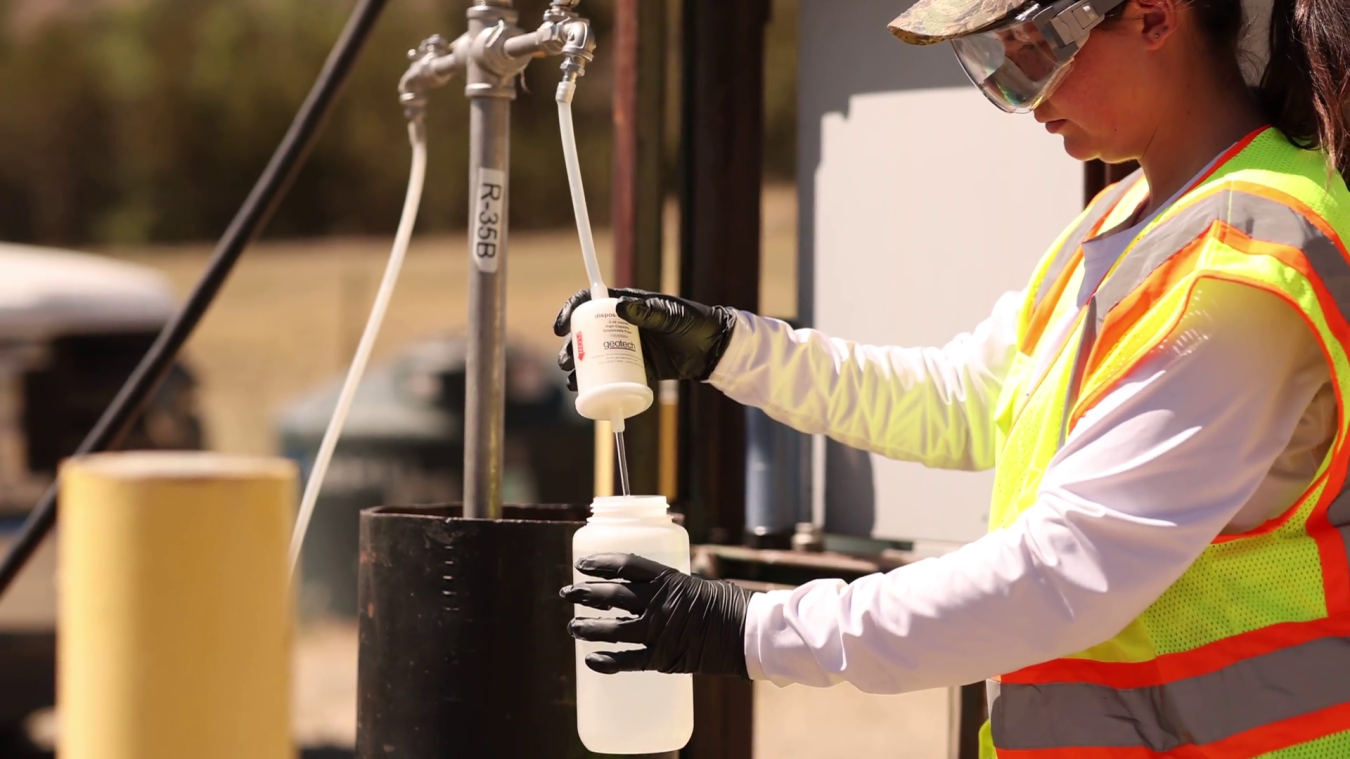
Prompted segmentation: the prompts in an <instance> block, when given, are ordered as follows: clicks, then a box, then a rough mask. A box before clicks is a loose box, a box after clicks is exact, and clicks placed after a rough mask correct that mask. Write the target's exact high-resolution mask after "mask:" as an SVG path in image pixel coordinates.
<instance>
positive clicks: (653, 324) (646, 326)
mask: <svg viewBox="0 0 1350 759" xmlns="http://www.w3.org/2000/svg"><path fill="white" fill-rule="evenodd" d="M609 294H610V297H613V298H618V299H619V304H618V306H617V307H616V308H615V311H616V312H617V313H618V314H619V317H620V318H622V319H623V320H624V321H626V322H628V323H629V324H633V325H635V326H637V328H638V335H639V337H640V338H641V342H642V358H643V361H644V363H646V365H647V379H648V381H650V382H651V383H653V384H655V383H656V382H657V381H659V380H675V379H691V380H698V381H700V382H702V381H704V380H706V379H708V378H709V377H711V376H712V373H713V370H714V369H716V368H717V362H718V361H720V360H721V358H722V354H723V353H725V352H726V350H727V345H728V344H730V342H731V331H732V329H733V328H734V327H735V326H736V312H735V311H734V310H732V309H730V308H726V307H724V306H705V305H703V304H701V303H695V302H693V301H689V300H684V299H682V298H676V297H675V296H673V295H663V294H661V293H652V292H647V291H646V290H633V289H627V288H615V289H611V290H610V291H609ZM590 299H591V292H590V290H581V291H580V292H578V293H577V294H576V295H573V296H572V297H571V298H569V299H568V300H567V302H566V303H565V304H563V307H562V310H561V311H559V312H558V318H557V319H556V320H555V321H554V322H553V334H555V335H557V336H558V337H568V340H567V342H566V343H565V344H564V345H563V347H562V350H560V351H559V352H558V366H560V367H562V370H563V371H565V372H567V373H568V376H567V387H568V388H569V389H571V390H576V389H577V375H576V366H575V362H574V361H573V359H572V340H571V338H570V333H571V329H572V312H573V311H575V310H576V309H577V308H578V307H579V306H581V304H583V303H585V302H587V301H589V300H590Z"/></svg>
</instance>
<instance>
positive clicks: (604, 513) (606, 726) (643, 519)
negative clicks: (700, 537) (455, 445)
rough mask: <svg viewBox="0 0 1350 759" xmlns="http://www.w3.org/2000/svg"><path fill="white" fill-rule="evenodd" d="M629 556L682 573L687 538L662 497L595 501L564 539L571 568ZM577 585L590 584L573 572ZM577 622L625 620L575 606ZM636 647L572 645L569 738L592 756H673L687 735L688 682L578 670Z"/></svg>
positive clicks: (690, 725) (690, 722)
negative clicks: (573, 714)
mask: <svg viewBox="0 0 1350 759" xmlns="http://www.w3.org/2000/svg"><path fill="white" fill-rule="evenodd" d="M609 552H619V553H635V554H637V555H639V556H645V557H647V558H649V559H651V560H653V561H657V562H660V563H662V564H665V565H666V566H669V567H674V568H675V569H678V570H680V571H682V572H688V571H689V534H688V533H687V532H685V530H684V528H683V527H681V526H679V525H677V524H675V522H674V520H672V519H671V518H670V513H669V511H668V506H667V504H666V499H665V498H663V497H662V496H629V497H614V498H597V499H595V501H594V502H593V503H592V504H591V518H590V519H587V520H586V526H585V527H582V528H581V529H580V530H577V532H576V535H575V536H574V537H573V538H572V557H573V563H575V561H576V560H577V559H581V558H583V557H586V556H592V555H594V554H598V553H609ZM575 577H576V581H577V582H585V581H587V580H594V578H588V577H586V576H584V575H582V574H580V573H575ZM576 616H578V617H619V616H631V615H629V614H628V613H627V612H623V611H617V610H611V611H598V610H596V609H591V608H589V607H585V606H577V607H576ZM632 648H638V646H634V645H630V644H625V643H590V642H587V641H580V640H579V641H577V642H576V649H577V734H578V735H579V736H580V737H581V742H582V743H584V744H585V745H586V748H588V749H590V750H591V751H594V752H595V753H597V754H622V755H631V754H663V753H666V752H670V751H678V750H679V749H681V748H683V747H684V745H685V744H686V743H688V742H689V738H690V736H691V735H692V734H693V732H694V680H693V676H692V675H666V674H662V673H660V672H621V673H619V674H617V675H602V674H600V673H598V672H596V671H594V670H592V669H591V668H590V667H588V666H586V655H587V654H589V653H593V652H596V651H622V650H625V649H632Z"/></svg>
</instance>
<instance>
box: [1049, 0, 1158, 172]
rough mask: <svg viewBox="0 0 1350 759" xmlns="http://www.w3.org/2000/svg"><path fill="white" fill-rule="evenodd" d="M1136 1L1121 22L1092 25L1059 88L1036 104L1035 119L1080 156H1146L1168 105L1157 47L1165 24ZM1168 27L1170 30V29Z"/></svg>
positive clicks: (1109, 158) (1116, 159)
mask: <svg viewBox="0 0 1350 759" xmlns="http://www.w3.org/2000/svg"><path fill="white" fill-rule="evenodd" d="M1151 4H1152V3H1151V0H1144V1H1143V2H1140V1H1139V0H1135V1H1134V2H1131V3H1130V7H1128V8H1127V9H1126V12H1125V13H1126V15H1125V16H1124V17H1123V18H1121V19H1120V20H1119V21H1113V22H1108V23H1105V24H1102V25H1101V26H1099V27H1097V28H1096V29H1093V30H1092V33H1091V36H1089V37H1088V41H1087V43H1086V44H1084V45H1083V49H1082V50H1080V51H1079V52H1078V55H1077V56H1075V57H1074V60H1073V68H1072V70H1070V72H1069V74H1068V76H1067V77H1066V78H1065V79H1064V81H1063V83H1061V84H1060V85H1059V88H1058V89H1056V90H1055V92H1054V93H1053V94H1052V95H1051V96H1050V98H1049V99H1048V100H1047V101H1045V102H1044V103H1042V104H1041V105H1040V107H1038V108H1037V109H1036V112H1035V115H1036V120H1037V121H1038V122H1040V123H1042V124H1045V125H1046V129H1047V130H1049V131H1050V132H1051V133H1052V134H1057V135H1059V136H1060V137H1061V138H1062V139H1063V140H1064V149H1065V151H1067V152H1068V153H1069V155H1071V156H1073V157H1074V158H1077V159H1079V160H1084V161H1086V160H1090V159H1093V158H1100V159H1102V160H1104V161H1107V162H1113V163H1114V162H1119V161H1126V160H1131V159H1136V158H1138V157H1139V156H1141V155H1143V153H1144V149H1145V148H1146V147H1147V146H1148V142H1149V139H1150V138H1151V137H1152V135H1153V133H1154V131H1155V129H1156V126H1157V124H1158V123H1159V119H1158V117H1159V115H1160V114H1161V110H1162V109H1164V108H1167V107H1170V105H1169V103H1168V101H1169V98H1167V97H1165V90H1166V89H1167V82H1166V78H1165V77H1164V76H1163V74H1164V73H1165V72H1164V71H1163V70H1162V69H1163V68H1164V66H1163V64H1162V63H1160V61H1159V56H1157V55H1155V54H1154V53H1155V52H1156V51H1157V49H1158V47H1159V45H1160V41H1159V38H1158V37H1154V36H1153V35H1154V34H1159V35H1162V34H1163V27H1164V25H1165V24H1166V23H1167V22H1166V20H1165V18H1162V17H1161V16H1165V15H1170V14H1156V13H1155V14H1147V13H1145V12H1144V11H1143V10H1142V9H1141V8H1139V7H1138V6H1139V5H1151ZM1169 31H1170V30H1169Z"/></svg>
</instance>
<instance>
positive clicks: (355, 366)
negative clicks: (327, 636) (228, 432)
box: [290, 119, 427, 577]
mask: <svg viewBox="0 0 1350 759" xmlns="http://www.w3.org/2000/svg"><path fill="white" fill-rule="evenodd" d="M408 140H409V141H410V142H411V143H412V171H411V172H410V173H409V176H408V194H407V197H406V198H405V200H404V202H403V216H402V218H400V219H399V222H398V232H397V233H395V235H394V247H393V250H392V251H391V252H390V253H389V263H388V264H387V265H386V266H385V269H384V279H382V280H381V281H380V290H379V292H378V293H377V294H376V295H375V305H374V306H373V307H371V310H370V318H369V319H367V321H366V329H365V331H364V332H362V333H361V342H360V344H359V345H357V347H356V356H355V357H354V358H353V359H352V365H351V367H350V368H349V369H348V370H347V379H346V380H345V381H344V382H343V383H342V392H341V394H340V395H339V396H338V402H337V408H336V409H334V411H333V417H332V419H330V420H329V422H328V429H327V430H325V431H324V433H323V442H321V443H320V444H319V452H318V454H317V455H316V456H315V457H314V466H313V467H312V468H311V469H310V473H309V480H308V481H306V482H305V492H304V494H303V495H302V496H301V498H300V516H299V518H298V519H297V520H296V522H295V531H294V532H292V533H291V553H290V562H291V577H295V565H296V563H297V562H298V561H299V559H300V548H301V546H302V545H304V542H305V532H306V531H307V530H308V529H309V523H310V520H311V518H313V516H314V506H315V504H316V503H318V500H319V491H320V490H321V489H322V488H323V480H324V477H325V476H326V475H327V474H328V465H329V463H331V462H332V460H333V451H334V449H336V448H337V442H338V438H340V437H341V436H342V427H343V425H345V424H346V423H347V414H348V413H350V412H351V410H352V401H353V400H354V399H355V398H356V389H357V388H358V387H360V385H361V376H362V375H364V374H365V372H366V365H367V364H368V363H370V353H371V351H372V350H373V349H374V348H375V339H376V338H377V337H379V335H380V326H381V325H382V324H383V323H384V315H385V313H386V312H388V310H389V301H390V300H392V299H393V297H394V286H395V285H396V284H398V274H399V272H400V271H401V270H402V269H403V259H404V258H406V257H407V255H408V244H409V243H410V242H411V241H412V233H413V226H414V225H415V224H416V222H417V209H418V206H419V205H421V202H422V186H423V184H424V183H425V180H426V175H427V136H426V127H425V125H424V124H423V123H422V120H421V119H414V120H413V121H410V122H408Z"/></svg>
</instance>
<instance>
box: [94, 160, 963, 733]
mask: <svg viewBox="0 0 1350 759" xmlns="http://www.w3.org/2000/svg"><path fill="white" fill-rule="evenodd" d="M391 223H392V221H391ZM763 225H764V232H765V256H764V265H763V277H762V282H763V284H762V295H761V311H762V312H763V313H765V314H769V315H774V316H792V315H794V312H795V307H794V304H795V300H796V295H795V289H794V288H795V283H796V265H795V264H796V262H795V242H796V208H795V203H794V199H793V190H792V188H791V187H773V188H769V189H768V191H767V194H766V202H765V208H764V218H763ZM675 230H676V225H675V218H674V210H673V209H671V210H670V211H669V213H668V215H667V224H666V249H667V251H668V255H667V262H668V266H667V281H666V286H665V287H666V289H667V290H673V288H675V287H676V286H677V285H676V279H675V275H674V273H675V271H677V264H676V262H675V247H676V235H675ZM511 240H512V243H511V244H512V247H511V251H510V257H509V259H508V263H507V272H508V277H509V280H508V281H509V285H508V295H507V298H508V300H507V303H508V314H507V324H508V330H509V332H510V334H511V335H512V336H513V337H514V338H515V339H517V340H519V341H520V342H521V343H523V344H525V345H529V346H534V347H537V348H538V350H540V351H542V352H545V353H547V354H552V353H553V352H554V351H555V350H556V349H557V339H556V338H555V337H554V336H553V334H552V330H551V324H552V321H553V317H554V314H555V313H556V310H557V308H558V306H559V305H560V304H561V302H562V301H563V300H564V299H565V298H566V297H567V296H568V295H570V294H571V293H572V292H574V291H575V290H576V289H577V288H578V287H580V286H582V285H584V282H585V277H584V272H583V269H582V265H581V260H580V255H579V249H578V246H577V242H576V237H575V235H574V234H573V233H571V232H569V231H559V232H549V233H520V234H514V235H512V238H511ZM597 240H598V244H599V247H600V250H601V256H602V259H603V260H602V266H604V267H605V268H606V270H609V267H610V264H611V260H612V255H611V250H610V235H609V234H608V232H607V230H597ZM388 245H389V240H386V239H360V240H333V239H328V240H316V241H301V242H289V243H267V244H263V245H260V246H258V247H257V248H256V249H254V250H252V251H250V252H249V253H248V254H247V255H246V257H245V258H244V259H243V261H242V262H241V263H240V265H239V267H238V268H237V270H236V272H235V274H234V275H233V277H232V278H231V280H230V282H229V283H228V284H227V286H226V288H225V290H224V292H223V293H222V294H221V296H220V297H219V299H218V300H217V302H216V304H215V305H214V307H213V308H212V310H211V312H210V313H209V314H208V316H207V317H206V319H205V320H204V322H203V323H202V325H201V327H200V328H199V329H198V331H197V333H196V335H195V336H194V337H193V339H192V341H191V343H190V344H189V345H188V348H187V354H186V355H187V358H188V360H189V362H190V363H191V365H192V366H193V367H194V369H195V370H196V372H197V373H198V376H199V379H200V381H201V383H202V396H201V401H202V404H203V413H204V416H205V421H206V425H207V428H208V433H209V436H210V445H211V447H213V448H215V449H217V450H223V451H229V452H238V453H251V454H270V453H275V452H276V450H277V446H276V442H275V433H274V428H273V424H274V415H275V413H276V412H277V411H278V409H279V408H280V407H281V406H282V405H284V404H285V403H286V402H288V401H290V400H291V399H293V398H295V397H297V396H298V395H300V394H302V393H304V392H306V391H307V390H309V389H311V388H313V387H314V386H315V385H317V384H318V383H320V382H323V381H326V380H329V379H331V378H334V377H338V376H340V375H341V373H342V372H343V371H344V370H345V368H346V365H347V362H348V361H349V360H350V357H351V354H352V352H353V351H354V349H355V346H356V343H357V340H358V339H359V337H360V332H361V329H362V326H363V324H364V320H365V316H366V313H367V310H368V308H369V305H370V302H371V300H372V299H373V298H374V294H375V289H376V287H377V286H378V283H379V279H380V276H381V274H382V272H383V268H384V264H385V257H386V256H387V253H388ZM463 248H464V240H463V238H462V237H444V238H425V237H423V238H417V239H416V240H415V242H414V244H413V246H412V249H411V251H410V253H409V258H408V261H407V264H406V267H405V269H404V272H403V275H402V277H401V279H400V282H399V285H398V290H397V292H396V294H395V298H394V302H393V305H392V307H391V308H390V311H389V315H388V318H387V321H386V323H385V326H384V330H383V332H382V335H381V339H380V341H379V344H378V347H377V349H376V355H375V360H376V361H378V360H379V358H380V357H381V356H388V355H390V354H391V353H393V352H396V351H398V350H399V349H401V348H403V347H404V346H407V345H409V344H410V343H412V342H414V341H417V340H419V339H422V338H425V337H428V336H431V335H435V334H438V333H445V332H449V331H456V330H462V329H463V328H464V326H465V320H466V314H467V292H466V272H467V268H466V262H465V254H464V251H463ZM106 252H109V253H112V254H113V255H116V256H117V257H120V258H124V259H127V260H132V261H137V262H141V263H145V264H149V265H151V266H154V267H156V268H158V269H160V270H161V271H163V272H164V273H165V274H166V275H167V276H168V277H169V278H170V279H171V281H172V282H173V283H174V285H175V286H176V287H177V288H178V289H179V290H180V291H181V292H184V293H186V291H187V289H188V288H189V287H190V286H191V284H192V283H193V282H194V281H195V280H196V278H197V277H198V275H199V274H200V272H201V270H202V268H203V266H204V265H205V263H206V259H207V257H208V255H209V253H210V251H209V249H208V248H206V247H203V246H186V247H177V248H158V249H154V250H134V251H132V250H118V251H106ZM298 644H299V645H298V655H297V678H296V698H297V706H298V709H297V712H298V713H297V715H296V720H297V731H298V737H299V738H300V739H302V740H303V741H305V742H307V743H336V744H339V745H341V744H346V745H350V744H351V742H352V740H353V737H354V734H355V718H356V702H355V691H356V638H355V631H354V629H353V628H351V627H350V626H345V625H335V624H324V625H315V626H312V627H310V628H308V629H306V630H303V631H302V632H301V635H300V639H299V641H298ZM946 699H947V694H946V692H945V691H932V692H926V693H918V694H913V695H908V696H900V697H876V696H867V695H864V694H861V693H859V692H858V691H856V690H853V689H852V688H850V687H848V686H844V687H838V688H833V689H830V690H811V689H806V688H798V687H793V688H787V689H779V688H776V687H774V686H772V685H765V684H761V685H759V686H758V690H757V691H756V715H755V735H756V752H755V753H756V756H757V757H762V758H763V759H769V758H770V757H772V758H774V759H806V758H807V757H839V756H848V757H852V758H853V759H871V758H872V757H912V758H913V759H941V757H944V756H946V736H947V730H948V726H947V707H946V703H947V700H946Z"/></svg>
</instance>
